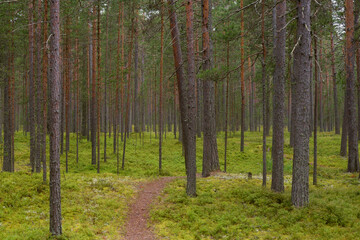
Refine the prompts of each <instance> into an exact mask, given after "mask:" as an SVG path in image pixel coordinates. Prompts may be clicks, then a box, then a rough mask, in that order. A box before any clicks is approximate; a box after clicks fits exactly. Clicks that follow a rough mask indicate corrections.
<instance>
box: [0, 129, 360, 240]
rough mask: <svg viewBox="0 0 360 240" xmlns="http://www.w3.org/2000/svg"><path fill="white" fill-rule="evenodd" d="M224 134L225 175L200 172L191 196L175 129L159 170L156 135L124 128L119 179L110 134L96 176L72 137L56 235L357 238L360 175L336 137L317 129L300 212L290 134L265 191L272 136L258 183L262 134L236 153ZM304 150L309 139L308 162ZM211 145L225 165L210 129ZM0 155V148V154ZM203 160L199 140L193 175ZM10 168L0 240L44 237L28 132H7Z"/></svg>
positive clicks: (44, 198)
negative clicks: (11, 146)
mask: <svg viewBox="0 0 360 240" xmlns="http://www.w3.org/2000/svg"><path fill="white" fill-rule="evenodd" d="M229 135H230V136H229V142H228V165H227V170H228V172H227V173H226V174H225V173H221V172H219V173H216V174H215V175H214V176H211V177H209V178H201V177H198V179H197V195H198V196H197V197H196V198H188V197H187V196H186V194H185V185H186V179H184V178H181V177H180V176H184V175H185V162H184V158H183V156H182V147H181V144H180V143H179V141H178V140H177V139H175V138H174V135H173V134H171V133H167V136H166V139H164V144H163V171H162V172H161V175H160V176H159V172H158V139H155V137H154V134H151V135H150V134H149V133H145V134H144V135H142V137H140V135H139V134H135V133H132V134H131V136H130V139H129V141H128V144H127V148H126V149H127V152H126V158H125V169H124V170H121V171H120V173H119V175H117V173H116V166H117V157H116V154H114V153H113V145H112V143H113V138H108V141H107V146H108V147H107V159H106V162H105V161H104V159H103V154H101V156H102V158H101V162H100V163H101V164H100V165H101V166H100V168H101V171H100V174H98V173H96V166H94V165H91V144H90V142H88V141H87V140H86V139H81V140H80V142H79V162H78V163H77V162H76V159H75V157H76V145H75V142H76V141H75V139H76V138H75V136H74V135H72V136H71V138H70V140H71V141H70V151H69V172H68V173H66V172H65V153H64V154H63V155H62V157H61V194H62V217H63V236H62V237H61V238H60V239H89V240H92V239H124V238H128V239H139V238H136V237H134V234H132V233H131V231H135V232H137V231H138V230H137V228H138V227H141V226H142V227H141V229H143V230H144V234H148V235H147V236H150V237H151V238H152V237H154V238H156V237H157V238H158V239H172V240H173V239H174V240H176V239H186V240H192V239H229V240H233V239H271V238H276V239H358V236H360V181H359V180H358V174H350V173H346V166H347V159H346V158H344V157H340V156H339V148H340V136H339V135H334V134H333V133H319V140H318V166H319V168H318V185H317V186H313V185H312V177H311V176H312V165H310V170H311V172H310V182H309V183H310V204H309V206H308V207H306V208H302V209H296V208H294V207H293V206H292V205H291V196H290V195H291V171H292V148H291V147H290V146H289V134H288V133H286V139H285V149H284V174H285V192H284V193H283V194H276V193H273V192H272V191H271V190H270V185H271V167H272V162H271V160H270V157H271V141H272V140H271V137H269V138H268V139H267V150H268V152H267V159H268V161H267V170H268V185H267V187H266V188H263V187H262V186H261V182H262V180H261V171H262V139H261V136H262V134H261V133H260V132H253V133H250V132H246V133H245V151H244V152H240V150H239V148H240V147H239V145H240V135H239V133H238V132H237V133H235V134H232V133H230V134H229ZM102 141H103V138H102ZM101 144H102V146H104V145H103V142H102V143H101ZM121 146H122V145H121ZM312 146H313V145H312V142H311V145H310V150H311V151H310V162H311V163H312V154H313V153H312ZM102 150H103V149H102ZM218 150H219V158H220V165H221V169H223V156H224V135H223V133H220V134H218ZM120 152H121V151H120ZM1 154H2V145H0V157H1V159H2V156H1ZM121 157H122V156H121V155H120V159H121ZM201 161H202V139H201V138H199V139H197V169H198V172H201V165H202V163H201ZM0 167H1V162H0ZM15 170H16V172H15V173H5V172H0V239H5V240H13V239H14V240H15V239H16V240H17V239H35V240H38V239H39V240H42V239H51V236H50V235H49V230H48V229H49V227H48V226H49V220H48V219H49V203H48V199H49V187H48V182H47V183H45V184H44V183H43V182H42V175H41V173H33V174H32V173H31V171H30V166H29V136H27V137H26V136H24V135H23V134H22V133H17V134H16V136H15ZM248 172H251V173H252V175H253V177H252V179H248V178H247V173H248ZM169 177H170V178H169ZM172 177H175V179H172ZM158 183H159V184H158ZM153 184H155V185H153ZM163 187H164V189H163V191H161V189H162V188H163ZM147 189H152V190H151V191H148V190H147ZM142 190H143V191H142ZM142 204H144V205H142ZM136 209H137V210H139V211H140V213H138V212H137V211H136ZM148 213H149V214H148ZM133 217H135V219H133ZM136 217H139V219H136ZM143 220H144V221H143ZM130 225H131V226H133V227H134V228H133V229H131V227H130ZM130 236H133V238H129V237H130ZM141 238H142V237H141Z"/></svg>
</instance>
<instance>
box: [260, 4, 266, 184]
mask: <svg viewBox="0 0 360 240" xmlns="http://www.w3.org/2000/svg"><path fill="white" fill-rule="evenodd" d="M261 40H262V50H263V59H262V117H263V139H262V140H263V148H262V150H263V181H262V185H263V186H264V187H266V180H267V179H266V175H267V169H266V43H265V0H264V1H262V4H261Z"/></svg>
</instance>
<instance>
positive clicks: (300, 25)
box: [291, 0, 311, 207]
mask: <svg viewBox="0 0 360 240" xmlns="http://www.w3.org/2000/svg"><path fill="white" fill-rule="evenodd" d="M310 2H311V1H310V0H300V1H298V5H297V34H296V39H298V45H297V46H296V47H295V51H294V83H295V86H294V87H295V92H296V94H295V95H294V102H295V111H296V114H295V119H294V120H295V122H294V126H295V128H294V131H295V132H294V134H295V136H296V137H295V138H294V160H293V178H292V189H291V200H292V203H293V205H295V206H296V207H303V206H306V205H307V204H308V203H309V138H310V129H309V128H310V102H309V101H310V45H311V36H310V31H309V29H310Z"/></svg>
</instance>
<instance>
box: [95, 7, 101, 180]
mask: <svg viewBox="0 0 360 240" xmlns="http://www.w3.org/2000/svg"><path fill="white" fill-rule="evenodd" d="M100 1H101V0H98V3H97V25H96V26H97V42H96V47H97V55H96V56H97V60H96V63H97V69H96V71H97V91H96V92H97V93H96V94H97V95H96V98H97V124H96V125H97V128H96V130H97V133H96V136H97V139H96V142H97V173H100V115H101V110H100V102H101V69H100V64H101V62H100V7H101V5H100Z"/></svg>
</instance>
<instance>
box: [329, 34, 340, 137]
mask: <svg viewBox="0 0 360 240" xmlns="http://www.w3.org/2000/svg"><path fill="white" fill-rule="evenodd" d="M331 70H332V79H333V95H334V115H335V134H340V120H339V111H338V97H337V86H336V68H335V48H334V33H333V31H332V32H331Z"/></svg>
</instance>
